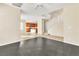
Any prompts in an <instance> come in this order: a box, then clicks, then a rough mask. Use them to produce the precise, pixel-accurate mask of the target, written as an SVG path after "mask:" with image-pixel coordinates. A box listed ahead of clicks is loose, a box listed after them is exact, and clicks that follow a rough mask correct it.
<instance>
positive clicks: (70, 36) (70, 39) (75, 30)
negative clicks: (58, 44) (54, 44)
mask: <svg viewBox="0 0 79 59" xmlns="http://www.w3.org/2000/svg"><path fill="white" fill-rule="evenodd" d="M63 21H64V42H67V43H70V44H75V45H79V4H73V5H70V6H67V7H65V8H64V12H63Z"/></svg>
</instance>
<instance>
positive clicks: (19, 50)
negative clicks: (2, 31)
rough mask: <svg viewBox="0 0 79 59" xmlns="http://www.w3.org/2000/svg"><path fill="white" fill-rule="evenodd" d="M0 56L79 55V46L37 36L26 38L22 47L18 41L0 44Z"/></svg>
mask: <svg viewBox="0 0 79 59" xmlns="http://www.w3.org/2000/svg"><path fill="white" fill-rule="evenodd" d="M0 56H79V46H75V45H71V44H67V43H63V42H59V41H55V40H48V39H46V38H41V37H39V38H34V39H29V40H26V41H25V42H24V44H23V46H22V47H19V42H18V43H13V44H9V45H5V46H1V47H0Z"/></svg>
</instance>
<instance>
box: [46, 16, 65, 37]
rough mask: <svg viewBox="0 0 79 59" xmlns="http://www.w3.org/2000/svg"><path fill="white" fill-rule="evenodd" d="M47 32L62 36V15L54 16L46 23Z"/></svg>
mask: <svg viewBox="0 0 79 59" xmlns="http://www.w3.org/2000/svg"><path fill="white" fill-rule="evenodd" d="M46 27H47V31H48V34H51V35H55V36H61V37H63V33H64V26H63V20H62V17H61V16H59V17H55V18H53V19H50V20H49V21H48V22H47V23H46Z"/></svg>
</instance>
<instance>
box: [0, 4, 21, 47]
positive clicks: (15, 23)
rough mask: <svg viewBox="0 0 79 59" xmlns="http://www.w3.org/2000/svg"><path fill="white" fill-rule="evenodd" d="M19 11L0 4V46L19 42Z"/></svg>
mask: <svg viewBox="0 0 79 59" xmlns="http://www.w3.org/2000/svg"><path fill="white" fill-rule="evenodd" d="M19 28H20V10H18V9H16V8H13V7H10V6H7V5H5V4H0V46H1V45H5V44H10V43H14V42H17V41H19V40H20V29H19Z"/></svg>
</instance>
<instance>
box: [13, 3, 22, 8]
mask: <svg viewBox="0 0 79 59" xmlns="http://www.w3.org/2000/svg"><path fill="white" fill-rule="evenodd" d="M12 5H14V6H17V7H21V6H22V3H12Z"/></svg>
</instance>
